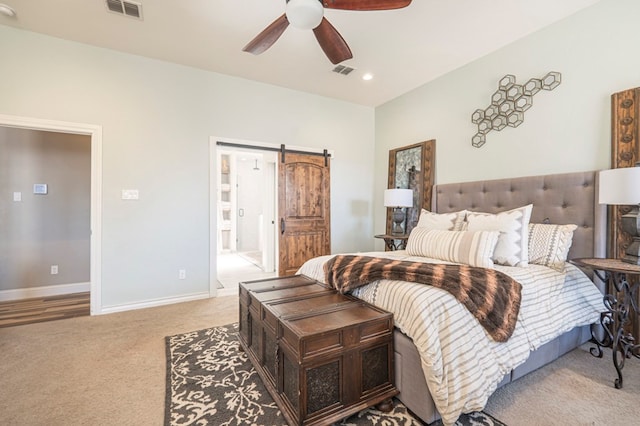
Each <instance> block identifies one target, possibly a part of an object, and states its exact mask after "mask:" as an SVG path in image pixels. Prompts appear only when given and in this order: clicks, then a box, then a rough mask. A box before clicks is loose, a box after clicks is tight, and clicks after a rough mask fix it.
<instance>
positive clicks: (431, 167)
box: [386, 139, 436, 235]
mask: <svg viewBox="0 0 640 426" xmlns="http://www.w3.org/2000/svg"><path fill="white" fill-rule="evenodd" d="M435 159H436V141H435V139H431V140H428V141H424V142H420V143H416V144H413V145H408V146H403V147H401V148H396V149H391V150H389V175H388V179H387V188H389V189H393V188H409V189H413V207H408V208H407V211H406V213H407V216H406V219H405V234H407V235H408V234H409V233H410V232H411V230H412V229H413V228H414V227H415V226H416V225H417V223H418V219H419V218H420V211H421V209H423V208H424V209H428V210H430V209H431V196H432V194H431V188H432V187H433V184H434V181H435ZM400 168H403V169H405V170H404V171H403V170H400ZM403 172H406V173H407V176H406V179H399V178H397V177H398V176H399V174H400V173H403ZM392 216H393V208H392V207H388V208H387V226H386V233H387V234H391V228H392V225H393V223H392V220H391V219H392Z"/></svg>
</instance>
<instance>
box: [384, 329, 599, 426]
mask: <svg viewBox="0 0 640 426" xmlns="http://www.w3.org/2000/svg"><path fill="white" fill-rule="evenodd" d="M590 338H591V332H590V331H589V326H588V325H586V326H582V327H576V328H574V329H573V330H571V331H569V332H567V333H565V334H563V335H561V336H559V337H557V338H555V339H554V340H552V341H550V342H548V343H546V344H544V345H542V346H541V347H540V348H538V349H537V350H535V351H533V352H531V354H530V356H529V358H528V359H527V361H526V362H525V363H524V364H521V365H519V366H518V367H516V368H515V369H513V370H512V371H511V373H510V374H507V375H506V376H505V377H504V378H503V379H502V381H501V382H500V383H499V384H498V387H501V386H504V385H506V384H507V383H510V382H512V381H514V380H517V379H519V378H520V377H522V376H524V375H526V374H528V373H530V372H532V371H534V370H537V369H538V368H540V367H543V366H545V365H547V364H549V363H550V362H552V361H554V360H555V359H557V358H559V357H560V356H562V355H564V354H566V353H567V352H570V351H572V350H573V349H575V348H577V347H578V346H580V345H582V344H583V343H586V342H587V341H588V340H589V339H590ZM393 343H394V352H395V358H394V361H395V377H396V388H397V389H398V390H399V391H400V393H399V394H398V395H397V398H398V399H399V400H400V401H402V403H403V404H404V405H406V406H407V408H408V409H409V410H411V412H413V414H415V415H416V416H418V417H420V419H422V420H423V421H425V422H427V423H433V422H435V421H436V420H438V419H439V418H440V414H439V413H438V411H437V410H436V406H435V404H434V402H433V399H432V398H431V394H430V392H429V389H428V387H427V382H426V379H425V378H424V373H423V372H422V370H421V369H420V370H419V371H416V370H415V368H414V366H416V365H418V366H419V365H420V355H419V354H418V350H417V349H416V346H415V345H414V344H413V341H412V340H411V339H410V338H409V337H407V336H406V335H405V334H403V333H402V332H400V331H399V330H397V329H396V330H395V332H394V336H393Z"/></svg>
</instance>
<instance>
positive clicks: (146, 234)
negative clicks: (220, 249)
mask: <svg viewBox="0 0 640 426" xmlns="http://www.w3.org/2000/svg"><path fill="white" fill-rule="evenodd" d="M0 56H1V57H2V61H0V76H2V78H1V79H0V93H1V94H2V95H1V96H0V114H7V115H15V116H24V117H33V118H41V119H48V120H58V121H65V122H73V123H85V124H92V125H100V126H102V129H103V146H102V152H103V161H102V170H103V176H102V183H103V188H102V195H103V196H102V212H101V215H102V224H103V227H102V305H103V306H102V307H103V308H111V307H118V306H122V305H131V304H137V303H145V302H149V301H154V300H157V299H163V298H175V297H181V296H185V295H191V294H197V293H203V292H207V291H208V289H209V170H210V168H209V138H210V137H211V136H216V137H224V138H230V139H235V140H246V141H256V142H267V143H273V144H281V143H284V144H287V145H296V146H304V147H312V148H327V149H329V150H333V151H334V152H335V159H334V160H332V165H331V180H332V182H331V183H332V185H331V191H332V211H331V213H332V250H333V251H334V252H345V251H354V250H361V249H362V248H372V246H373V241H372V240H373V238H372V234H373V226H372V199H373V175H374V172H373V158H374V153H373V146H374V133H373V132H374V110H373V109H372V108H368V107H363V106H358V105H354V104H350V103H346V102H341V101H336V100H331V99H328V98H323V97H319V96H316V95H310V94H305V93H302V92H296V91H292V90H288V89H283V88H279V87H275V86H270V85H265V84H261V83H256V82H252V81H248V80H243V79H239V78H234V77H229V76H223V75H219V74H215V73H211V72H206V71H202V70H197V69H193V68H187V67H183V66H179V65H175V64H169V63H165V62H161V61H157V60H151V59H148V58H143V57H137V56H133V55H128V54H122V53H118V52H114V51H110V50H105V49H101V48H96V47H92V46H87V45H82V44H78V43H73V42H68V41H64V40H60V39H56V38H52V37H47V36H43V35H40V34H36V33H31V32H25V31H21V30H16V29H13V28H9V27H5V26H0ZM283 72H285V71H284V70H283ZM122 189H138V190H139V191H140V200H139V201H135V202H132V201H123V200H121V198H120V196H121V190H122ZM3 197H4V198H5V199H6V197H7V194H3ZM181 268H184V269H186V270H187V279H186V280H178V269H181Z"/></svg>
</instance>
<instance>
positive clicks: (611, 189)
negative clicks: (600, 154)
mask: <svg viewBox="0 0 640 426" xmlns="http://www.w3.org/2000/svg"><path fill="white" fill-rule="evenodd" d="M599 177H600V182H599V195H598V202H599V203H600V204H614V205H632V204H640V167H622V168H619V169H611V170H602V171H601V172H600V176H599Z"/></svg>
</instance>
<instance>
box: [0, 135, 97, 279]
mask: <svg viewBox="0 0 640 426" xmlns="http://www.w3.org/2000/svg"><path fill="white" fill-rule="evenodd" d="M34 184H46V185H47V194H34ZM16 193H19V194H20V198H21V200H20V201H14V195H15V194H16ZM90 201H91V140H90V137H89V136H85V135H74V134H63V133H55V132H45V131H36V130H28V129H19V128H12V127H1V126H0V291H6V290H19V289H27V288H35V287H43V286H55V285H60V284H78V283H87V282H89V280H90V274H89V266H90V257H89V255H90V249H89V238H90V212H91V204H90ZM52 265H57V266H58V273H57V274H53V275H52V274H51V266H52Z"/></svg>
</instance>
